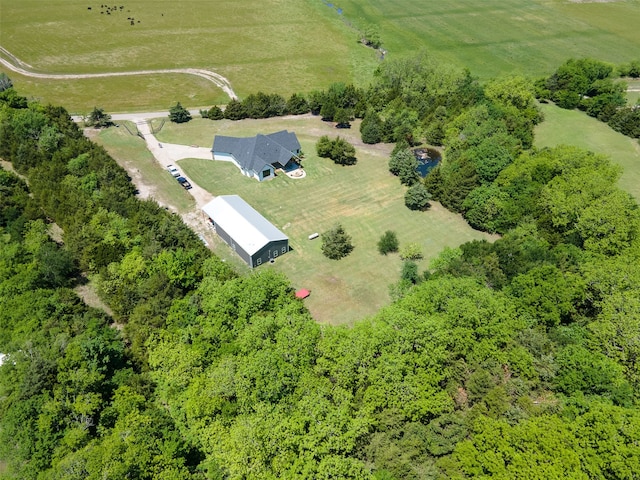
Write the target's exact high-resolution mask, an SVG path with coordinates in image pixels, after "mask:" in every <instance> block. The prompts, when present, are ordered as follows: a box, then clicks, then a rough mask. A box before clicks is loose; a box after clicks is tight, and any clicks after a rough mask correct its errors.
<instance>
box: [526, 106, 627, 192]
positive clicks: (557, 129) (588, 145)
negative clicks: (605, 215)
mask: <svg viewBox="0 0 640 480" xmlns="http://www.w3.org/2000/svg"><path fill="white" fill-rule="evenodd" d="M541 107H542V111H543V112H544V117H545V120H544V122H542V123H541V124H540V125H538V127H537V128H536V140H535V145H536V146H537V147H553V146H555V145H560V144H565V145H575V146H578V147H582V148H585V149H587V150H591V151H592V152H596V153H602V154H605V155H608V156H610V157H611V159H612V160H613V162H614V163H617V164H618V165H620V166H621V167H622V168H623V169H624V170H623V173H622V177H621V178H620V182H619V185H620V187H621V188H623V189H625V190H626V191H627V192H629V193H631V194H632V195H633V196H634V197H635V198H636V199H637V200H638V201H640V144H639V143H638V140H637V139H636V140H634V139H632V138H629V137H626V136H624V135H622V134H621V133H618V132H615V131H614V130H612V129H611V128H609V126H608V125H607V124H606V123H602V122H600V121H598V120H596V119H595V118H592V117H589V116H588V115H587V114H585V113H584V112H580V111H578V110H564V109H562V108H559V107H556V106H555V105H551V104H543V105H541Z"/></svg>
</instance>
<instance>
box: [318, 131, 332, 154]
mask: <svg viewBox="0 0 640 480" xmlns="http://www.w3.org/2000/svg"><path fill="white" fill-rule="evenodd" d="M332 147H333V142H332V141H331V139H330V138H329V137H328V136H327V135H323V136H321V137H320V138H319V139H318V141H317V142H316V152H317V154H318V156H319V157H325V158H328V157H330V156H331V149H332Z"/></svg>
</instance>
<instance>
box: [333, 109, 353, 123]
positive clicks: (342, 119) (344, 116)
mask: <svg viewBox="0 0 640 480" xmlns="http://www.w3.org/2000/svg"><path fill="white" fill-rule="evenodd" d="M333 121H334V122H336V128H351V123H349V122H350V121H351V114H350V113H349V111H348V110H346V109H344V108H338V109H337V110H336V113H335V115H334V116H333Z"/></svg>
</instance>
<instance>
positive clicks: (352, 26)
mask: <svg viewBox="0 0 640 480" xmlns="http://www.w3.org/2000/svg"><path fill="white" fill-rule="evenodd" d="M100 5H101V3H98V2H97V1H94V0H2V2H1V3H0V32H1V34H0V44H1V45H2V46H3V47H4V48H6V49H8V50H9V51H10V52H12V53H13V54H14V55H16V56H17V57H18V58H20V59H22V60H23V61H25V62H27V63H29V64H31V65H32V66H33V67H34V68H35V69H36V70H38V71H42V72H47V73H97V72H108V71H130V70H135V69H163V68H178V67H199V68H207V69H212V70H214V71H216V72H219V73H221V74H222V75H224V76H226V77H227V78H229V80H230V81H231V84H232V85H233V87H234V89H235V90H236V93H238V94H239V95H240V96H241V97H242V96H246V95H247V94H249V93H253V92H256V91H258V90H261V91H264V92H267V93H271V92H277V93H280V94H283V95H288V94H290V93H293V92H308V91H310V90H312V89H315V88H324V87H326V86H327V85H328V84H330V83H331V82H335V81H344V82H354V83H356V84H362V83H367V82H368V80H369V79H370V78H371V75H372V74H373V71H374V69H375V66H376V64H377V62H378V60H377V57H376V54H375V52H374V51H373V50H372V49H368V48H366V47H364V46H362V45H359V44H358V43H357V42H356V38H357V33H356V29H357V28H360V29H363V28H365V27H366V26H367V25H376V26H377V27H378V29H379V32H380V37H381V39H382V42H383V47H384V48H385V49H386V50H387V51H388V54H387V56H388V58H397V57H402V56H406V55H414V54H416V53H417V52H418V51H422V50H426V51H427V52H429V53H430V54H431V55H434V56H435V57H436V58H438V59H440V60H442V61H445V62H448V63H453V64H455V65H458V66H460V67H466V68H469V69H470V70H471V72H472V73H473V74H474V75H478V76H479V77H480V78H482V79H487V78H491V77H495V76H498V75H500V74H504V73H514V72H517V73H523V74H525V75H531V76H534V77H537V76H543V75H548V74H550V73H551V72H552V71H553V70H554V69H555V68H556V67H557V66H558V65H560V64H561V63H562V62H563V61H565V60H566V59H567V58H570V57H585V56H589V57H593V58H597V59H600V60H604V61H609V62H613V63H621V62H626V61H629V60H632V59H635V58H637V56H638V52H640V28H638V27H637V26H638V25H639V24H640V0H626V1H624V0H621V1H608V2H588V1H567V0H450V1H447V2H442V1H435V0H422V1H421V2H415V1H412V0H368V1H366V2H365V1H363V0H344V1H341V2H338V3H332V4H331V6H328V5H327V4H325V3H324V2H323V0H298V1H295V2H294V1H288V2H284V1H281V0H262V1H260V2H258V1H256V0H236V1H233V2H214V1H206V0H181V1H173V2H172V1H166V0H165V1H159V0H153V1H152V0H122V3H118V4H116V5H114V6H116V7H118V8H116V9H115V10H112V11H110V12H109V14H107V13H106V10H105V9H103V8H101V7H100ZM120 6H122V7H123V8H122V9H120V8H119V7H120ZM89 7H91V10H89ZM338 8H340V9H341V10H340V12H341V13H338ZM101 11H102V12H103V13H100V12H101ZM130 18H133V19H134V25H131V21H130V20H128V19H130ZM138 22H139V23H138ZM7 73H9V74H10V75H11V77H12V78H13V79H14V81H15V84H16V86H17V87H18V89H19V90H20V91H21V93H23V94H25V95H28V96H34V97H38V98H40V99H42V100H43V101H45V102H53V103H58V104H62V105H65V106H66V107H67V108H68V109H69V110H70V111H71V112H73V113H83V112H86V111H88V110H90V109H91V108H92V107H93V106H94V105H96V104H97V105H99V106H101V107H103V108H106V109H107V110H108V111H111V112H116V111H126V110H134V109H135V110H155V109H160V108H163V109H164V108H168V107H169V106H170V105H172V104H173V103H175V102H176V101H181V102H182V103H183V104H184V105H186V106H189V107H200V106H208V105H211V104H214V103H225V102H226V101H227V98H226V96H225V95H224V94H223V92H222V91H221V90H219V89H218V88H216V87H215V86H213V85H212V84H205V83H206V82H205V81H204V80H200V79H194V78H187V77H186V76H184V75H182V76H158V75H154V76H149V77H130V78H123V79H118V80H114V79H101V80H35V79H28V78H26V77H23V76H21V75H17V74H13V73H11V72H7Z"/></svg>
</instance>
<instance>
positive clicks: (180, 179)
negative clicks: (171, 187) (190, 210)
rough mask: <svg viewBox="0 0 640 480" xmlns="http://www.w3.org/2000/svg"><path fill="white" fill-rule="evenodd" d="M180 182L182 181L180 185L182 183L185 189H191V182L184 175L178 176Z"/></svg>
mask: <svg viewBox="0 0 640 480" xmlns="http://www.w3.org/2000/svg"><path fill="white" fill-rule="evenodd" d="M177 180H178V182H180V185H182V186H183V187H184V188H185V189H187V190H189V189H190V188H191V184H190V183H189V180H187V179H186V178H184V177H178V179H177Z"/></svg>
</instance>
